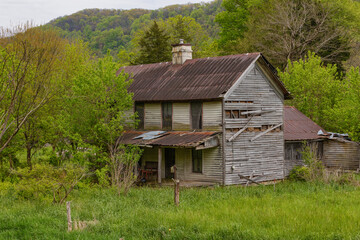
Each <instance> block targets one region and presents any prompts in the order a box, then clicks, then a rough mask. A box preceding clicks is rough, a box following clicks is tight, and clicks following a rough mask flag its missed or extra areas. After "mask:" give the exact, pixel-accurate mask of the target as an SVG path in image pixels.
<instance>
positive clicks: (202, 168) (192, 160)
mask: <svg viewBox="0 0 360 240" xmlns="http://www.w3.org/2000/svg"><path fill="white" fill-rule="evenodd" d="M194 152H200V153H201V159H200V164H199V166H200V170H199V171H198V170H195V168H194V166H195V162H194V161H195V159H194ZM197 160H199V159H197ZM203 164H204V152H203V150H196V149H195V148H192V149H191V172H192V173H198V174H203V172H204V166H203Z"/></svg>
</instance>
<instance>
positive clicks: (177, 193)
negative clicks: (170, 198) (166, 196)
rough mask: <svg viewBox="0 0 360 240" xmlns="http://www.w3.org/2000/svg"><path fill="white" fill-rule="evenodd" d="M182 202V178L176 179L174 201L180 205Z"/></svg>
mask: <svg viewBox="0 0 360 240" xmlns="http://www.w3.org/2000/svg"><path fill="white" fill-rule="evenodd" d="M179 202H180V180H179V179H174V203H175V205H176V206H179Z"/></svg>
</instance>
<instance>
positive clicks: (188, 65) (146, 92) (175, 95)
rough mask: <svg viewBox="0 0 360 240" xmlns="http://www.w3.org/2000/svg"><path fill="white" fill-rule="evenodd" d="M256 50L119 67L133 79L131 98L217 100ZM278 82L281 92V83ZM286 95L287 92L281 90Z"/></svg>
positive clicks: (243, 68) (142, 99)
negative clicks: (178, 62) (183, 60)
mask: <svg viewBox="0 0 360 240" xmlns="http://www.w3.org/2000/svg"><path fill="white" fill-rule="evenodd" d="M259 56H262V55H261V54H260V53H248V54H240V55H230V56H222V57H213V58H199V59H191V60H186V61H185V63H184V64H176V65H173V64H172V63H171V62H166V63H155V64H145V65H137V66H128V67H122V68H121V69H120V70H119V71H121V70H124V71H125V72H126V73H129V74H132V78H133V79H134V81H133V83H132V84H131V86H130V87H129V91H130V92H133V93H134V97H133V99H134V100H135V101H181V100H201V99H217V98H219V97H220V96H221V94H223V93H225V92H226V91H228V90H229V89H230V87H231V86H232V85H233V84H234V83H235V82H236V80H237V79H239V77H240V76H241V74H242V73H243V72H244V71H245V70H246V69H247V68H248V67H249V66H250V65H251V63H252V62H253V61H254V60H256V59H257V58H258V57H259ZM277 81H278V84H279V86H281V87H282V88H281V89H284V90H283V91H286V89H285V88H283V85H282V83H281V82H280V81H279V80H277ZM284 94H285V95H286V94H288V92H287V91H286V92H284Z"/></svg>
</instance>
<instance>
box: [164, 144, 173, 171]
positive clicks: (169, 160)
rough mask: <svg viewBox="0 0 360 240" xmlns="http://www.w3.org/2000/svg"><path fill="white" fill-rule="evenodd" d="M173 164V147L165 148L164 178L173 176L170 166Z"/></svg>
mask: <svg viewBox="0 0 360 240" xmlns="http://www.w3.org/2000/svg"><path fill="white" fill-rule="evenodd" d="M174 165H175V149H174V148H165V178H173V177H174V173H171V167H172V166H174Z"/></svg>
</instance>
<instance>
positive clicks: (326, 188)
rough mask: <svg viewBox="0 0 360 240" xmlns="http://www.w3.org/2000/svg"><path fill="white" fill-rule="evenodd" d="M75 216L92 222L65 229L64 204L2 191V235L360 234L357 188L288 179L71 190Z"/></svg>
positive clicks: (311, 236)
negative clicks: (176, 201)
mask: <svg viewBox="0 0 360 240" xmlns="http://www.w3.org/2000/svg"><path fill="white" fill-rule="evenodd" d="M69 200H71V201H72V216H73V219H75V220H81V221H91V220H94V219H96V220H97V224H95V225H92V226H88V227H86V228H85V229H84V230H81V231H80V230H78V231H73V232H70V233H68V232H67V224H66V207H65V205H53V204H51V203H45V202H37V201H24V200H22V201H21V200H17V199H15V198H13V197H11V196H2V197H0V239H119V238H123V239H125V240H127V239H360V190H359V189H358V188H356V187H352V186H347V185H346V186H339V185H322V184H320V185H316V184H308V183H291V182H285V183H281V184H278V185H276V189H275V191H274V188H273V186H266V187H248V188H245V187H239V186H232V187H215V188H193V189H181V192H180V201H181V206H180V207H175V206H174V205H173V190H172V188H146V187H144V188H134V189H132V190H131V192H130V193H129V195H128V196H127V197H123V196H117V195H116V193H115V192H114V191H113V190H111V189H82V190H81V191H80V190H77V191H76V192H74V194H73V195H72V197H71V199H69Z"/></svg>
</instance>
